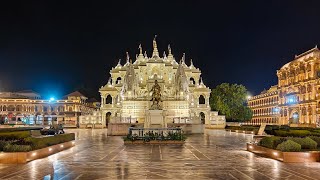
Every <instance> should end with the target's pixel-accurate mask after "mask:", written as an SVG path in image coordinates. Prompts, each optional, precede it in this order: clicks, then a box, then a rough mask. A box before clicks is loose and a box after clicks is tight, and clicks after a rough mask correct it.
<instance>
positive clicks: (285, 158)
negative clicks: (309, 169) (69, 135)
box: [247, 143, 320, 163]
mask: <svg viewBox="0 0 320 180" xmlns="http://www.w3.org/2000/svg"><path fill="white" fill-rule="evenodd" d="M247 151H250V152H253V153H255V154H259V155H263V156H266V157H269V158H272V159H276V160H279V161H282V162H296V163H298V162H299V163H304V162H319V160H320V152H319V151H309V152H282V151H278V150H274V149H269V148H266V147H262V146H258V145H255V144H251V143H247Z"/></svg>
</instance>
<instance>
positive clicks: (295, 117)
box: [291, 111, 299, 124]
mask: <svg viewBox="0 0 320 180" xmlns="http://www.w3.org/2000/svg"><path fill="white" fill-rule="evenodd" d="M291 122H292V123H293V124H298V123H299V113H298V112H297V111H294V112H293V113H292V115H291Z"/></svg>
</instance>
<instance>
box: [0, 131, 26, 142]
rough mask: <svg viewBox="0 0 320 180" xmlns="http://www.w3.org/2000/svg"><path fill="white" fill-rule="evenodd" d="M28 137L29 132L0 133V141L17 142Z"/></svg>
mask: <svg viewBox="0 0 320 180" xmlns="http://www.w3.org/2000/svg"><path fill="white" fill-rule="evenodd" d="M27 137H30V132H29V131H13V132H0V140H6V141H8V140H17V139H24V138H27Z"/></svg>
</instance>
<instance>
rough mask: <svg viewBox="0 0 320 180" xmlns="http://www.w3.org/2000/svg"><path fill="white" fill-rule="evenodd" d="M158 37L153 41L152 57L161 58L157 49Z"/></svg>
mask: <svg viewBox="0 0 320 180" xmlns="http://www.w3.org/2000/svg"><path fill="white" fill-rule="evenodd" d="M156 38H157V35H155V36H154V39H153V52H152V57H155V56H157V57H159V52H158V48H157V41H156Z"/></svg>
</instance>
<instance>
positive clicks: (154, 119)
mask: <svg viewBox="0 0 320 180" xmlns="http://www.w3.org/2000/svg"><path fill="white" fill-rule="evenodd" d="M164 127H167V123H166V122H165V120H164V114H163V110H159V109H155V110H153V109H150V110H147V111H146V121H145V123H144V128H164Z"/></svg>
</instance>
